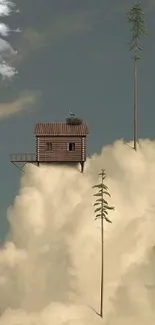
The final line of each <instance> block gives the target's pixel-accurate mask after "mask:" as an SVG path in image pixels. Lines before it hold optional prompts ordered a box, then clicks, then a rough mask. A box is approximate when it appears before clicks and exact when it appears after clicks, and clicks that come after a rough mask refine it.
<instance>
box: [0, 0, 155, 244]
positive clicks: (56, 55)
mask: <svg viewBox="0 0 155 325" xmlns="http://www.w3.org/2000/svg"><path fill="white" fill-rule="evenodd" d="M133 3H134V2H133V1H130V0H128V1H123V0H118V1H117V3H116V1H114V0H110V1H103V0H46V1H40V0H33V1H30V0H27V1H25V0H16V1H15V4H16V8H19V10H20V12H13V13H12V14H11V15H9V16H6V17H1V22H2V23H5V24H8V25H9V27H10V29H11V30H12V31H15V30H16V29H18V28H20V30H21V32H20V33H10V35H9V36H8V39H7V40H8V42H9V44H11V46H12V49H13V51H17V54H16V55H12V56H11V57H9V64H10V65H11V66H13V67H14V69H15V71H18V74H15V76H13V77H12V78H11V80H5V79H4V78H1V80H0V94H1V99H0V157H1V159H0V185H1V186H0V216H1V217H0V238H3V237H4V235H5V233H6V231H7V227H8V224H7V220H6V210H7V208H8V206H9V205H10V204H11V203H12V202H13V200H14V198H15V196H16V194H17V192H18V188H19V182H20V177H21V172H20V170H18V169H17V168H16V167H15V166H13V165H12V164H11V163H10V154H11V153H20V152H22V153H30V152H34V151H35V139H34V136H33V129H34V126H35V124H36V123H37V122H54V121H56V122H59V121H60V122H62V121H64V120H65V118H66V116H67V114H68V110H71V111H73V112H74V113H75V114H76V115H77V116H78V117H81V118H83V120H84V121H85V122H86V123H87V124H88V127H89V131H90V135H89V137H88V155H89V156H91V155H92V154H93V153H95V152H96V153H99V152H100V151H101V149H102V147H103V146H104V145H107V144H111V143H113V142H114V141H115V140H116V139H121V138H123V139H124V140H125V141H129V140H131V139H132V114H133V60H132V54H131V52H129V46H128V43H129V41H130V39H131V33H130V26H129V25H128V22H127V19H126V13H127V12H128V10H129V9H130V7H131V6H132V5H133ZM141 4H142V8H143V10H144V12H145V20H146V24H147V28H148V36H147V37H144V38H143V39H142V42H141V44H142V47H143V53H142V59H141V61H140V62H139V86H138V87H139V126H138V128H139V130H138V135H139V137H140V138H150V139H154V134H155V127H154V121H155V110H154V106H155V97H154V84H155V73H154V72H155V70H154V69H155V67H154V57H155V43H154V39H155V19H154V17H155V0H147V1H144V0H143V1H141ZM2 39H3V40H4V39H5V37H2ZM0 42H1V43H2V41H0ZM1 43H0V46H1Z"/></svg>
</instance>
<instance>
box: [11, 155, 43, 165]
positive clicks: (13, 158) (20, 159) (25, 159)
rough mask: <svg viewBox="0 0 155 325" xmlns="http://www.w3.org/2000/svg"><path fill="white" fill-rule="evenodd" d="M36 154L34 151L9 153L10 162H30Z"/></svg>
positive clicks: (34, 160) (34, 159) (34, 158)
mask: <svg viewBox="0 0 155 325" xmlns="http://www.w3.org/2000/svg"><path fill="white" fill-rule="evenodd" d="M36 161H37V160H36V154H35V153H16V154H11V156H10V162H12V163H16V162H23V163H24V162H25V163H31V162H36Z"/></svg>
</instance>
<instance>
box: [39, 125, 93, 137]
mask: <svg viewBox="0 0 155 325" xmlns="http://www.w3.org/2000/svg"><path fill="white" fill-rule="evenodd" d="M88 133H89V131H88V127H87V125H86V124H85V123H82V124H79V125H70V124H67V123H37V124H36V126H35V129H34V134H35V135H37V136H39V135H40V136H41V135H42V136H46V135H62V136H65V135H68V136H72V135H75V136H76V135H77V136H86V135H87V134H88Z"/></svg>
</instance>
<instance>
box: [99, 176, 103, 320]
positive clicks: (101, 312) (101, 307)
mask: <svg viewBox="0 0 155 325" xmlns="http://www.w3.org/2000/svg"><path fill="white" fill-rule="evenodd" d="M103 286H104V229H103V173H102V203H101V288H100V290H101V300H100V316H101V317H103V289H104V288H103Z"/></svg>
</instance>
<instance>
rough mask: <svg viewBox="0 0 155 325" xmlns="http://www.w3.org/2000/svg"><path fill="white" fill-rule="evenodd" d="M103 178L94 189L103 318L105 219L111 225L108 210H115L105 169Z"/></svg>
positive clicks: (101, 314)
mask: <svg viewBox="0 0 155 325" xmlns="http://www.w3.org/2000/svg"><path fill="white" fill-rule="evenodd" d="M99 176H100V177H101V183H100V184H98V185H94V186H93V188H98V192H97V193H96V194H94V196H96V197H97V199H96V202H95V203H94V206H97V208H96V209H95V211H94V212H95V213H97V215H96V217H95V220H97V219H101V287H100V316H101V317H103V290H104V223H103V221H104V219H105V220H106V221H107V222H109V223H111V220H110V219H109V217H108V210H114V207H112V206H109V204H108V202H107V201H106V200H105V196H109V197H110V194H109V192H108V187H107V186H106V185H105V184H104V180H105V178H106V173H105V170H104V169H101V173H99Z"/></svg>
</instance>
